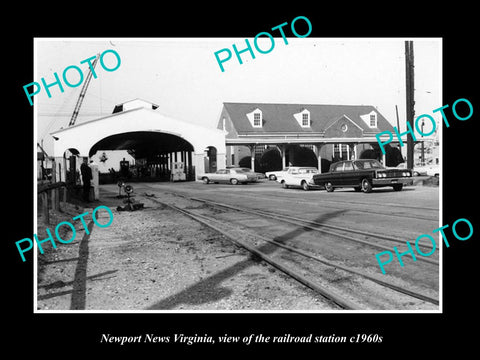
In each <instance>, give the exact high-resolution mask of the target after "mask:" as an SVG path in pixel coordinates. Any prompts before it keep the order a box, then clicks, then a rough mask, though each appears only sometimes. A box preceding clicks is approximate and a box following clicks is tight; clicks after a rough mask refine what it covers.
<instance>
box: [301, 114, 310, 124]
mask: <svg viewBox="0 0 480 360" xmlns="http://www.w3.org/2000/svg"><path fill="white" fill-rule="evenodd" d="M309 125H310V121H309V119H308V114H307V113H303V114H302V126H309Z"/></svg>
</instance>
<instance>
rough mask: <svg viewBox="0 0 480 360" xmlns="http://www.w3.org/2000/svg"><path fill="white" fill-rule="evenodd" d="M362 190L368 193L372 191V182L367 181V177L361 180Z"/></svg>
mask: <svg viewBox="0 0 480 360" xmlns="http://www.w3.org/2000/svg"><path fill="white" fill-rule="evenodd" d="M362 191H363V192H364V193H369V192H371V191H372V184H371V183H370V181H368V179H363V180H362Z"/></svg>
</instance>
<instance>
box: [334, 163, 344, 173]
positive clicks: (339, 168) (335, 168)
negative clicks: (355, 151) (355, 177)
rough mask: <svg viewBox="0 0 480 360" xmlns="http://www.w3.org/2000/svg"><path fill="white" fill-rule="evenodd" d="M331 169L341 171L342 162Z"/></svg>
mask: <svg viewBox="0 0 480 360" xmlns="http://www.w3.org/2000/svg"><path fill="white" fill-rule="evenodd" d="M333 171H335V172H339V171H343V162H342V163H339V164H337V165H335V167H334V168H333Z"/></svg>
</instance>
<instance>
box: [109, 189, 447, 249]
mask: <svg viewBox="0 0 480 360" xmlns="http://www.w3.org/2000/svg"><path fill="white" fill-rule="evenodd" d="M107 186H108V187H110V186H112V187H113V186H115V185H107ZM133 186H134V188H135V192H137V193H143V192H148V191H151V190H155V191H162V190H163V191H172V192H176V193H179V194H183V195H187V196H191V197H198V198H202V199H208V200H215V201H219V202H222V203H227V204H232V205H239V206H245V207H250V208H255V209H262V210H268V209H270V210H272V211H275V212H279V213H282V214H287V215H292V216H295V217H301V218H305V219H309V220H315V219H318V218H320V217H325V216H328V218H329V220H328V221H329V223H330V224H334V225H342V224H348V226H349V227H351V226H355V227H356V228H358V229H361V230H365V231H372V232H375V233H381V234H388V235H391V236H394V237H399V238H405V240H412V241H414V240H415V239H416V238H417V236H419V235H421V234H431V232H432V230H433V229H436V228H438V227H439V226H440V225H441V224H440V223H439V221H440V216H439V188H438V187H423V186H412V187H406V188H404V190H402V191H398V192H397V191H393V189H391V188H381V189H374V191H373V192H372V193H370V194H364V193H361V192H360V193H357V192H355V191H354V190H353V189H336V190H335V191H334V192H333V193H328V192H326V191H324V190H311V191H303V190H302V189H283V188H282V187H281V186H280V184H278V183H277V182H274V181H262V182H259V183H257V184H247V185H223V184H208V185H206V184H203V183H197V182H183V183H180V182H179V183H138V184H133ZM115 187H116V186H115ZM435 237H436V236H435ZM436 238H437V237H436Z"/></svg>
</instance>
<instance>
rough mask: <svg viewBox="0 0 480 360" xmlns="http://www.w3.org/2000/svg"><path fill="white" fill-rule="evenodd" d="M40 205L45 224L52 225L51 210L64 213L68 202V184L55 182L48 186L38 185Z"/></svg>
mask: <svg viewBox="0 0 480 360" xmlns="http://www.w3.org/2000/svg"><path fill="white" fill-rule="evenodd" d="M37 196H38V204H39V205H40V209H41V211H42V215H43V221H44V223H45V224H49V223H50V213H49V209H52V210H58V211H62V207H64V206H65V203H66V201H67V184H66V183H65V182H63V181H62V182H55V183H47V184H38V187H37Z"/></svg>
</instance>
